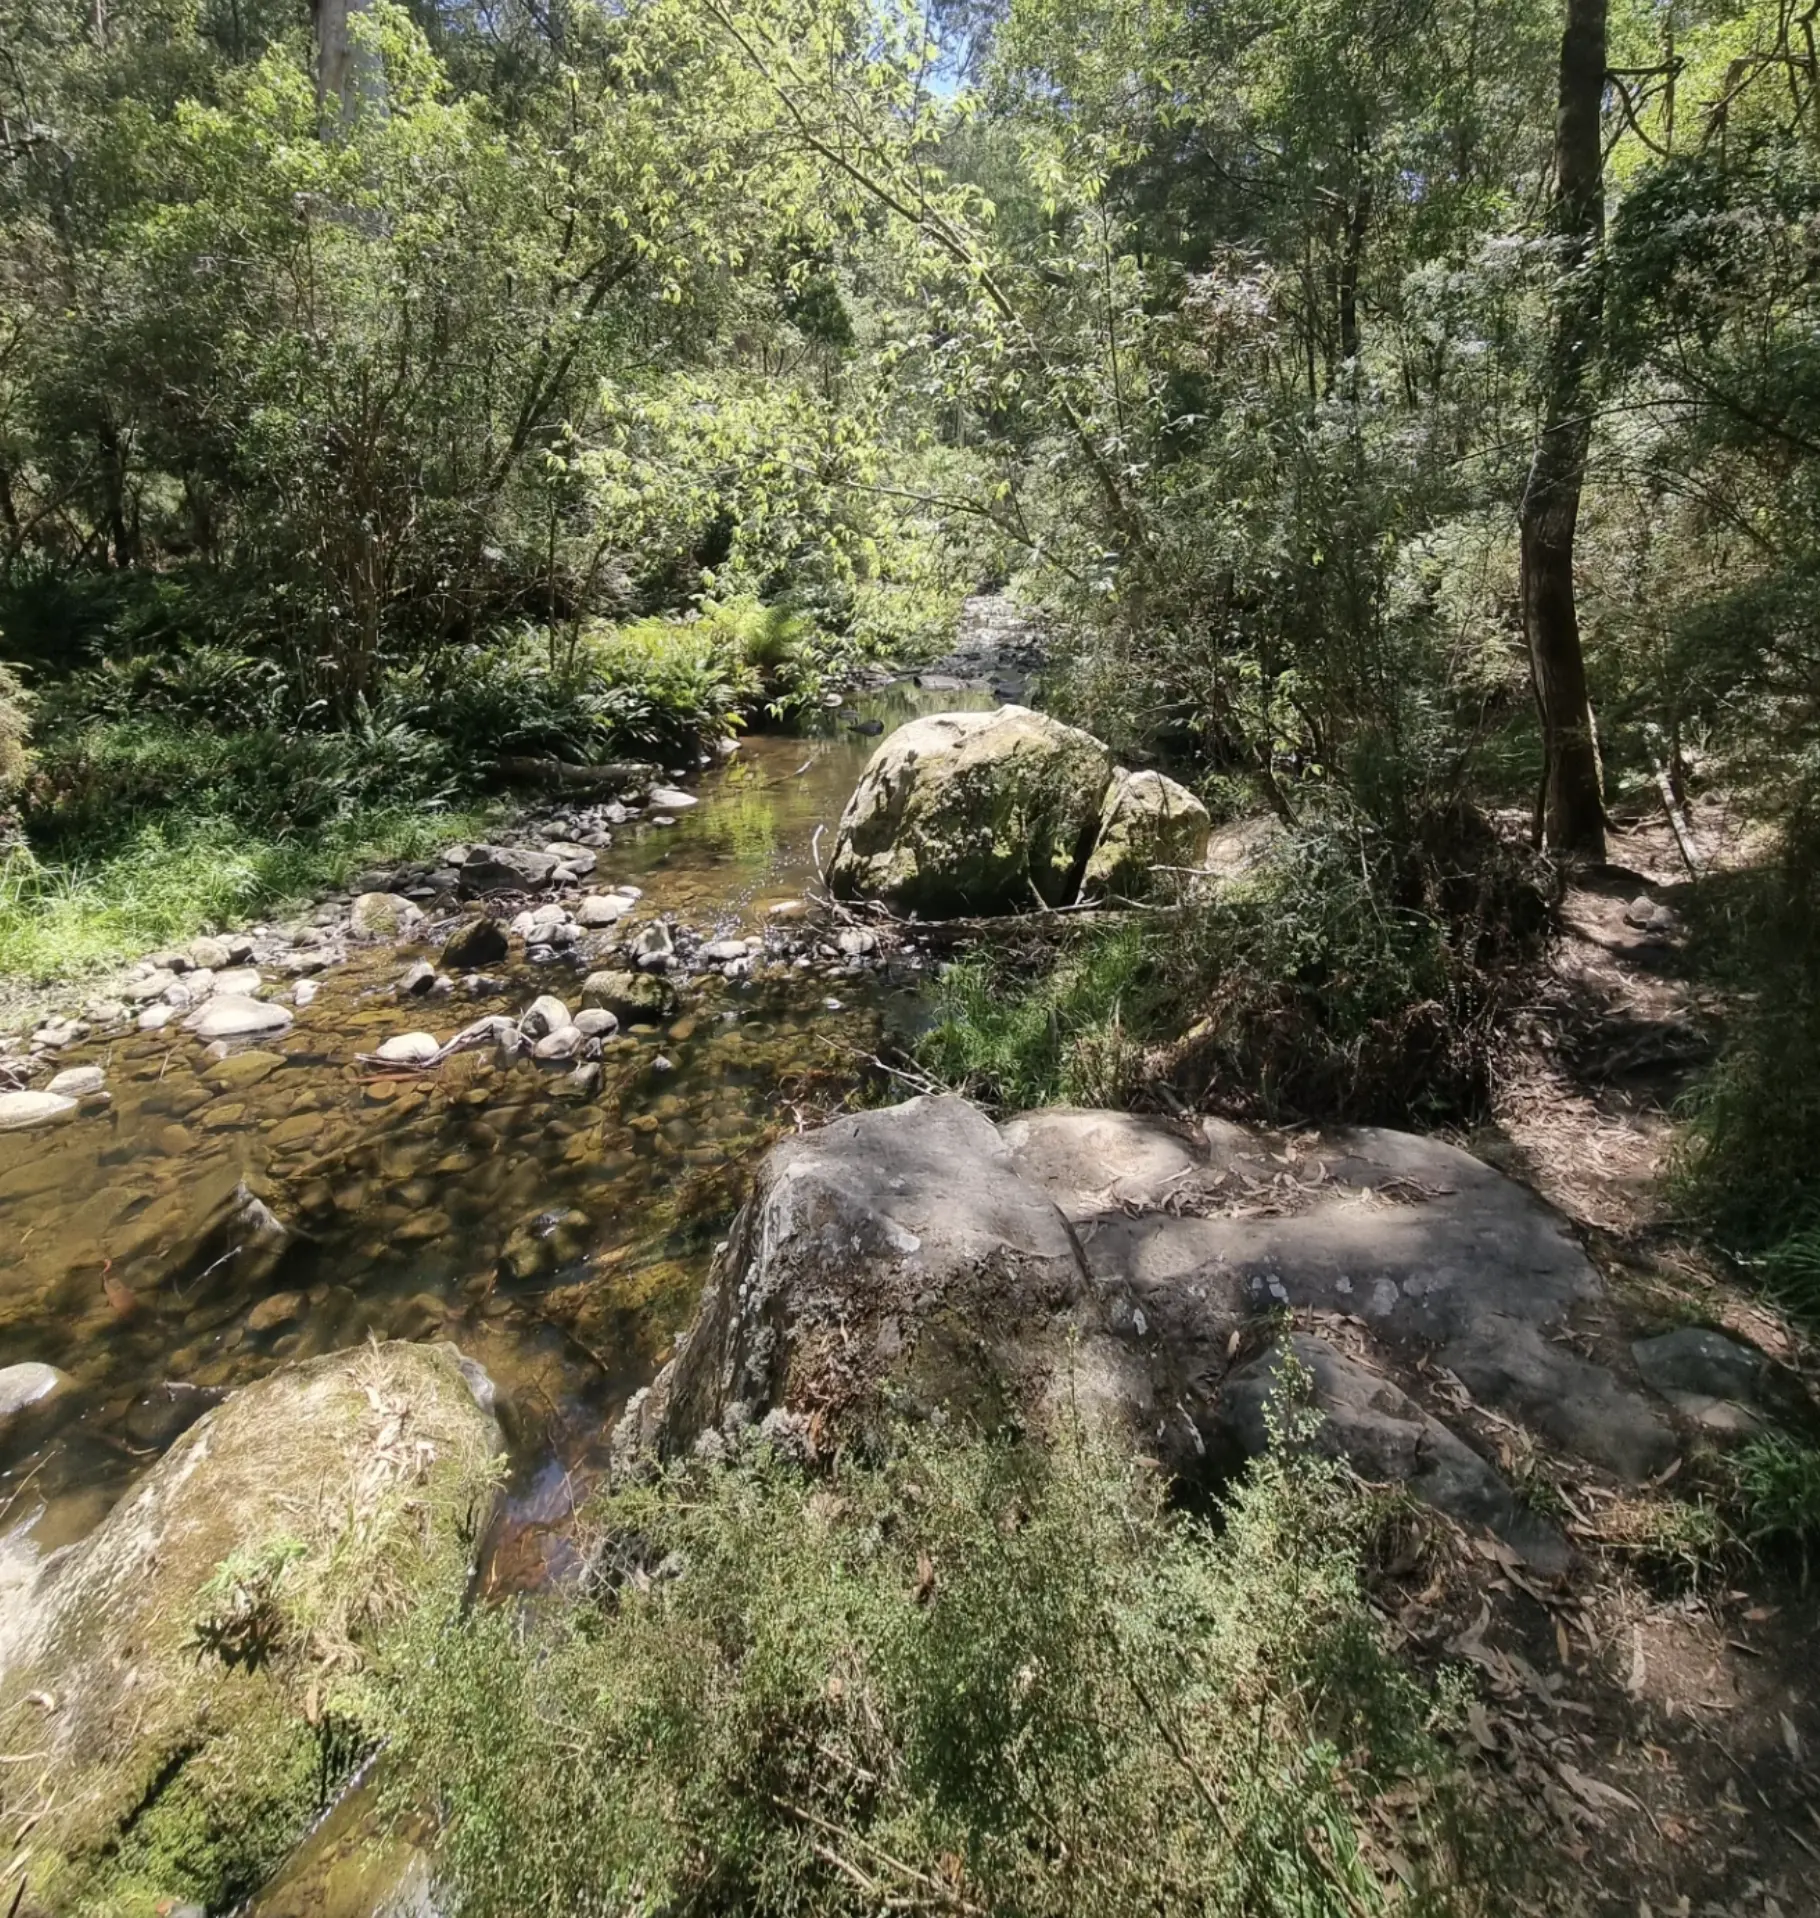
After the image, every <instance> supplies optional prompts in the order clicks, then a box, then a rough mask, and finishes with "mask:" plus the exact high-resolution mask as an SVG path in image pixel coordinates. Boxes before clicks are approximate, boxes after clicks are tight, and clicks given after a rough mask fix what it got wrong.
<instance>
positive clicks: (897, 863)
mask: <svg viewBox="0 0 1820 1918" xmlns="http://www.w3.org/2000/svg"><path fill="white" fill-rule="evenodd" d="M1111 783H1112V755H1111V754H1110V753H1109V752H1108V751H1107V749H1106V748H1105V747H1104V746H1103V745H1101V743H1100V742H1099V741H1098V740H1097V739H1095V738H1094V737H1093V736H1092V734H1090V733H1084V732H1081V731H1079V730H1078V729H1077V728H1076V727H1073V726H1064V725H1063V724H1061V722H1060V721H1059V720H1054V719H1050V718H1049V717H1048V716H1047V715H1045V714H1043V713H1036V712H1032V711H1030V710H1029V708H1027V707H1024V706H1001V707H999V709H998V710H997V711H996V712H989V713H937V714H934V715H933V716H931V717H929V718H927V719H918V720H913V721H912V722H911V723H910V724H909V725H908V726H904V727H901V728H900V729H899V730H898V731H897V732H895V733H893V734H892V735H891V737H890V738H889V739H887V740H886V741H885V742H884V743H883V744H882V745H881V746H880V747H879V749H878V751H877V752H876V753H874V754H873V756H872V760H871V763H870V764H869V765H868V766H867V767H866V770H865V772H864V773H863V774H862V775H861V778H860V782H859V785H858V786H857V787H856V788H855V790H854V794H853V797H852V799H851V800H849V801H848V803H847V810H846V811H845V813H843V814H842V815H841V822H840V832H839V836H838V837H837V839H836V841H835V847H834V857H833V860H832V862H831V864H830V866H829V869H828V880H829V884H830V885H831V886H832V887H833V889H834V891H835V893H836V894H837V895H839V896H840V897H842V898H849V899H851V898H868V899H880V900H883V901H884V902H885V903H886V904H887V905H890V906H892V907H894V908H896V909H897V910H898V911H900V912H914V913H920V914H922V915H924V916H925V917H938V918H939V917H950V916H954V915H957V914H963V913H995V912H1019V911H1024V910H1027V909H1028V908H1029V907H1031V906H1035V905H1048V906H1060V905H1066V904H1067V903H1068V902H1070V901H1071V900H1072V899H1073V898H1074V897H1075V895H1076V893H1077V892H1078V891H1079V890H1080V883H1081V874H1082V872H1083V870H1084V869H1085V867H1086V864H1087V857H1088V854H1089V853H1090V852H1091V851H1092V849H1093V844H1094V840H1095V838H1096V837H1097V836H1098V833H1099V829H1100V820H1101V814H1102V812H1103V810H1104V807H1105V801H1106V794H1107V789H1108V787H1109V786H1110V785H1111Z"/></svg>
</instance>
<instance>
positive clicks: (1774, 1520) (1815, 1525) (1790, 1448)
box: [1729, 1432, 1820, 1577]
mask: <svg viewBox="0 0 1820 1918" xmlns="http://www.w3.org/2000/svg"><path fill="white" fill-rule="evenodd" d="M1729 1464H1730V1470H1731V1475H1732V1479H1733V1484H1734V1486H1735V1495H1736V1499H1737V1503H1738V1507H1739V1520H1738V1525H1739V1531H1740V1533H1741V1535H1742V1536H1743V1538H1744V1540H1745V1542H1746V1543H1747V1544H1749V1545H1751V1546H1753V1547H1755V1548H1757V1549H1759V1550H1763V1549H1772V1550H1778V1551H1790V1552H1793V1553H1795V1554H1796V1555H1797V1556H1798V1557H1799V1559H1800V1562H1801V1567H1802V1573H1803V1576H1804V1577H1805V1576H1806V1572H1807V1568H1808V1565H1809V1561H1810V1557H1811V1555H1812V1553H1813V1552H1814V1550H1815V1549H1816V1548H1817V1547H1820V1446H1815V1445H1810V1444H1804V1443H1803V1442H1802V1441H1801V1440H1799V1439H1796V1438H1792V1437H1790V1436H1789V1435H1788V1434H1787V1433H1783V1432H1772V1433H1768V1434H1766V1435H1764V1436H1763V1437H1761V1438H1754V1439H1752V1440H1751V1441H1750V1442H1749V1443H1748V1444H1747V1445H1745V1446H1743V1447H1741V1448H1740V1450H1739V1451H1738V1452H1737V1453H1736V1454H1735V1456H1734V1457H1733V1458H1732V1459H1731V1460H1730V1461H1729Z"/></svg>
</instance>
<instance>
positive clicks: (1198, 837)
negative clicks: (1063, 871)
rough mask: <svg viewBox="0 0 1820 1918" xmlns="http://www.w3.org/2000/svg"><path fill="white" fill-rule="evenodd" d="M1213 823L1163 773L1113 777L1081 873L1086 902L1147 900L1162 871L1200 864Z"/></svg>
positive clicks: (1190, 796)
mask: <svg viewBox="0 0 1820 1918" xmlns="http://www.w3.org/2000/svg"><path fill="white" fill-rule="evenodd" d="M1211 824H1212V822H1211V821H1210V820H1209V819H1208V817H1207V808H1206V807H1205V806H1203V805H1202V804H1201V802H1200V801H1199V800H1198V799H1196V798H1195V796H1194V794H1193V793H1191V792H1190V791H1189V790H1188V788H1187V787H1186V786H1181V785H1178V784H1177V783H1176V782H1175V781H1174V780H1173V779H1170V778H1167V777H1166V776H1165V775H1164V774H1162V773H1158V772H1141V773H1128V772H1125V771H1123V770H1122V769H1121V770H1120V771H1119V772H1118V773H1116V774H1115V775H1114V776H1113V781H1112V788H1111V790H1110V791H1109V792H1108V793H1107V795H1106V805H1105V810H1104V811H1103V812H1102V814H1101V815H1100V827H1099V836H1098V838H1097V839H1096V840H1095V841H1094V846H1093V851H1092V852H1091V853H1090V854H1089V855H1088V859H1087V869H1086V871H1085V872H1084V873H1083V874H1082V875H1081V897H1082V898H1083V899H1104V898H1108V897H1116V898H1120V899H1147V898H1149V897H1150V896H1151V895H1152V893H1154V892H1155V891H1156V890H1157V878H1158V868H1159V867H1170V866H1174V867H1190V866H1199V864H1200V863H1201V861H1202V859H1203V858H1204V857H1205V856H1206V852H1207V834H1208V831H1209V830H1210V827H1211Z"/></svg>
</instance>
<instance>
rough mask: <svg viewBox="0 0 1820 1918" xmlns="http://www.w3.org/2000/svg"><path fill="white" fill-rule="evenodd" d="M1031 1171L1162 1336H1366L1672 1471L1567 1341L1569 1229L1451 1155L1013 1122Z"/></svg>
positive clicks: (1011, 1135) (1217, 1132) (1578, 1302)
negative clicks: (1306, 1321)
mask: <svg viewBox="0 0 1820 1918" xmlns="http://www.w3.org/2000/svg"><path fill="white" fill-rule="evenodd" d="M1005 1138H1006V1142H1007V1144H1008V1145H1009V1146H1010V1147H1011V1150H1012V1155H1013V1157H1014V1159H1015V1160H1016V1162H1017V1164H1018V1166H1019V1169H1020V1170H1022V1171H1023V1172H1025V1173H1026V1174H1027V1175H1028V1176H1030V1177H1031V1178H1033V1179H1034V1180H1035V1181H1036V1182H1037V1183H1039V1184H1041V1185H1042V1186H1043V1187H1044V1189H1045V1190H1047V1191H1049V1192H1050V1193H1051V1194H1052V1196H1053V1197H1054V1198H1055V1199H1056V1202H1057V1204H1058V1205H1059V1206H1061V1208H1062V1210H1063V1211H1064V1212H1066V1213H1067V1215H1068V1217H1069V1220H1070V1222H1071V1224H1072V1225H1073V1227H1074V1230H1075V1233H1076V1235H1077V1237H1078V1239H1079V1241H1080V1245H1081V1250H1082V1256H1083V1257H1084V1258H1085V1259H1086V1261H1087V1263H1088V1265H1089V1267H1090V1268H1091V1269H1092V1271H1093V1273H1094V1275H1095V1277H1096V1278H1097V1279H1099V1280H1100V1282H1101V1283H1102V1284H1103V1285H1106V1286H1127V1287H1130V1288H1131V1289H1132V1290H1133V1292H1134V1294H1135V1295H1136V1296H1137V1297H1138V1299H1139V1303H1140V1304H1141V1305H1143V1306H1144V1308H1145V1310H1146V1311H1147V1314H1148V1315H1149V1316H1151V1317H1153V1318H1163V1319H1167V1320H1169V1321H1171V1322H1173V1321H1175V1320H1177V1319H1179V1318H1180V1317H1181V1316H1182V1314H1183V1311H1184V1309H1185V1304H1186V1303H1187V1302H1192V1307H1193V1309H1194V1310H1195V1311H1196V1312H1197V1313H1198V1312H1201V1311H1204V1310H1206V1309H1208V1308H1209V1307H1212V1306H1215V1305H1217V1306H1218V1307H1219V1308H1221V1309H1223V1310H1224V1311H1226V1312H1228V1313H1233V1314H1236V1313H1240V1312H1242V1311H1244V1310H1250V1311H1269V1310H1271V1309H1272V1308H1275V1307H1288V1306H1293V1307H1298V1308H1303V1309H1309V1310H1315V1311H1324V1312H1337V1313H1342V1314H1345V1315H1348V1316H1350V1317H1354V1318H1357V1319H1359V1320H1360V1321H1361V1322H1362V1323H1363V1324H1364V1325H1365V1326H1366V1327H1368V1328H1369V1330H1370V1332H1371V1334H1372V1336H1373V1337H1374V1338H1375V1339H1377V1340H1379V1341H1381V1342H1382V1343H1383V1344H1385V1345H1386V1346H1388V1347H1390V1348H1392V1349H1397V1350H1401V1351H1403V1352H1405V1353H1407V1354H1410V1355H1412V1356H1414V1355H1417V1354H1429V1355H1432V1356H1433V1357H1434V1358H1435V1359H1436V1360H1438V1361H1439V1363H1441V1364H1442V1365H1444V1366H1446V1367H1447V1368H1448V1369H1450V1370H1451V1371H1452V1372H1454V1373H1455V1374H1456V1375H1457V1376H1458V1377H1459V1379H1460V1380H1461V1382H1462V1383H1463V1384H1464V1385H1465V1386H1466V1388H1467V1390H1468V1391H1470V1392H1471V1393H1472V1394H1473V1396H1474V1397H1476V1398H1479V1399H1481V1400H1482V1401H1483V1402H1484V1403H1486V1404H1487V1405H1489V1406H1491V1407H1493V1408H1494V1409H1496V1410H1498V1411H1501V1412H1503V1413H1505V1414H1506V1415H1508V1416H1512V1417H1516V1418H1520V1419H1521V1420H1522V1421H1523V1422H1524V1423H1526V1424H1529V1425H1531V1426H1533V1427H1534V1428H1535V1429H1536V1430H1537V1431H1538V1432H1540V1433H1542V1434H1544V1435H1545V1436H1547V1437H1548V1438H1549V1439H1550V1440H1552V1441H1553V1442H1555V1443H1556V1444H1559V1445H1563V1446H1565V1447H1566V1448H1568V1449H1569V1450H1571V1451H1575V1452H1579V1453H1581V1454H1582V1455H1583V1456H1585V1457H1587V1458H1590V1459H1593V1460H1595V1461H1597V1462H1598V1463H1600V1464H1603V1465H1606V1466H1609V1467H1610V1468H1611V1469H1612V1470H1614V1471H1616V1472H1618V1473H1620V1474H1622V1475H1624V1476H1626V1477H1631V1478H1642V1477H1647V1476H1649V1475H1650V1474H1652V1473H1654V1472H1656V1471H1659V1470H1660V1469H1661V1468H1662V1467H1663V1466H1664V1465H1666V1464H1667V1463H1668V1461H1669V1460H1670V1459H1671V1458H1672V1457H1673V1456H1674V1452H1675V1442H1674V1435H1673V1432H1672V1431H1671V1430H1670V1428H1669V1426H1668V1424H1667V1422H1666V1421H1665V1420H1663V1419H1662V1418H1661V1416H1660V1415H1659V1414H1658V1413H1657V1412H1656V1410H1655V1409H1654V1407H1653V1406H1652V1405H1651V1404H1650V1402H1649V1400H1648V1399H1647V1398H1646V1397H1644V1396H1643V1395H1642V1394H1641V1393H1638V1392H1636V1391H1634V1390H1632V1389H1631V1388H1630V1387H1628V1386H1626V1385H1624V1384H1622V1383H1621V1382H1620V1381H1619V1380H1618V1379H1617V1378H1615V1377H1614V1376H1613V1374H1612V1373H1611V1372H1610V1371H1608V1370H1607V1369H1606V1368H1604V1367H1602V1366H1598V1365H1595V1364H1593V1363H1591V1362H1590V1361H1588V1360H1586V1359H1583V1358H1582V1357H1580V1355H1579V1354H1578V1353H1576V1352H1574V1351H1573V1350H1571V1349H1570V1348H1569V1347H1567V1346H1566V1345H1564V1344H1562V1343H1561V1342H1560V1341H1559V1339H1558V1337H1557V1336H1554V1335H1558V1334H1559V1333H1561V1332H1562V1331H1564V1330H1565V1328H1566V1326H1567V1324H1568V1321H1569V1317H1570V1315H1571V1313H1572V1312H1573V1310H1574V1309H1575V1308H1576V1307H1578V1306H1584V1305H1589V1304H1592V1303H1594V1302H1595V1301H1596V1300H1598V1299H1599V1297H1600V1296H1601V1293H1602V1287H1601V1284H1600V1281H1599V1276H1598V1274H1597V1272H1595V1271H1594V1269H1593V1267H1592V1264H1591V1261H1590V1260H1588V1258H1587V1257H1586V1254H1585V1252H1584V1251H1583V1250H1582V1249H1581V1247H1580V1244H1579V1242H1578V1241H1577V1240H1576V1239H1575V1238H1574V1236H1573V1233H1572V1232H1571V1231H1570V1230H1569V1228H1568V1226H1567V1223H1566V1221H1565V1220H1564V1219H1562V1218H1561V1217H1560V1215H1559V1214H1558V1213H1556V1212H1554V1211H1553V1210H1551V1209H1550V1208H1549V1207H1548V1206H1547V1205H1545V1204H1544V1203H1543V1201H1542V1200H1541V1199H1539V1198H1538V1197H1537V1196H1536V1195H1535V1193H1533V1192H1531V1191H1530V1190H1529V1189H1528V1188H1527V1187H1526V1186H1521V1185H1518V1184H1517V1183H1516V1182H1515V1181H1514V1180H1511V1179H1508V1178H1506V1177H1505V1176H1504V1174H1503V1173H1501V1172H1498V1171H1495V1170H1494V1169H1493V1168H1492V1167H1490V1166H1488V1165H1486V1164H1484V1163H1483V1162H1482V1161H1480V1160H1478V1159H1475V1158H1474V1157H1473V1156H1472V1155H1471V1154H1470V1153H1468V1152H1464V1151H1462V1150H1461V1149H1460V1148H1459V1147H1457V1146H1453V1145H1449V1144H1447V1143H1446V1142H1445V1141H1443V1140H1439V1139H1429V1138H1422V1137H1419V1136H1417V1135H1416V1134H1413V1133H1405V1132H1393V1131H1388V1130H1384V1129H1381V1128H1374V1127H1367V1128H1359V1129H1353V1130H1346V1131H1337V1132H1334V1133H1331V1134H1327V1135H1323V1136H1322V1137H1321V1138H1320V1139H1319V1140H1318V1141H1316V1142H1315V1143H1314V1144H1313V1146H1312V1147H1310V1146H1307V1145H1297V1144H1292V1143H1288V1142H1284V1141H1279V1140H1273V1139H1271V1138H1269V1137H1267V1136H1265V1135H1260V1134H1256V1133H1252V1132H1248V1131H1247V1130H1245V1129H1244V1128H1242V1127H1237V1126H1230V1125H1221V1124H1218V1123H1217V1122H1210V1123H1209V1124H1208V1125H1207V1126H1206V1127H1205V1128H1204V1129H1203V1132H1202V1137H1201V1138H1199V1139H1197V1138H1196V1137H1195V1135H1194V1134H1193V1133H1191V1132H1190V1131H1189V1130H1188V1129H1187V1128H1185V1127H1177V1126H1172V1125H1170V1124H1168V1123H1167V1122H1165V1121H1161V1120H1156V1119H1149V1118H1143V1117H1140V1116H1137V1115H1132V1114H1111V1113H1105V1112H1076V1111H1071V1110H1068V1109H1066V1108H1055V1109H1052V1110H1049V1111H1045V1112H1041V1113H1035V1114H1031V1115H1029V1116H1027V1117H1024V1118H1019V1119H1014V1120H1011V1121H1009V1122H1008V1123H1007V1125H1006V1127H1005Z"/></svg>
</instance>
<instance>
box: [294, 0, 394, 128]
mask: <svg viewBox="0 0 1820 1918" xmlns="http://www.w3.org/2000/svg"><path fill="white" fill-rule="evenodd" d="M370 4H371V0H311V6H310V11H311V13H312V14H313V16H314V18H315V23H316V106H317V109H318V111H319V112H320V113H321V114H322V116H323V120H324V123H325V124H334V125H339V126H348V125H351V124H352V122H353V120H354V117H355V115H356V114H357V113H359V111H360V110H361V108H362V107H363V106H364V107H366V108H367V109H369V110H377V111H378V112H380V113H382V114H383V113H384V111H385V92H386V87H385V72H384V69H383V68H382V67H381V65H380V63H379V60H378V58H377V56H376V55H374V54H373V53H372V52H371V51H370V50H364V49H361V48H359V47H356V46H355V44H354V36H353V34H352V32H351V31H350V22H351V21H352V20H353V19H354V17H355V16H356V15H357V14H362V13H365V12H366V11H367V9H368V7H369V6H370Z"/></svg>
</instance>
